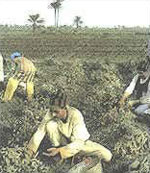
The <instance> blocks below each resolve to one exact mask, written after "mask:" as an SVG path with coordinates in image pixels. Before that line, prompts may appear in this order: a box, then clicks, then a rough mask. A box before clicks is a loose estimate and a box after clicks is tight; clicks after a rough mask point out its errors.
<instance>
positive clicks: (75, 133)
mask: <svg viewBox="0 0 150 173" xmlns="http://www.w3.org/2000/svg"><path fill="white" fill-rule="evenodd" d="M45 134H47V135H48V137H49V139H50V142H51V144H52V148H49V149H47V152H48V154H49V156H51V157H53V156H56V155H57V154H58V155H59V156H60V157H61V159H67V158H70V157H72V156H74V155H75V154H77V153H79V152H82V154H84V153H85V154H87V153H88V154H90V153H94V155H96V156H98V157H99V158H100V159H104V160H105V161H106V162H109V161H110V160H111V158H112V154H111V152H110V151H109V150H108V149H107V148H105V147H104V146H102V145H100V144H98V143H96V142H92V141H91V140H89V137H90V134H89V132H88V131H87V128H86V126H85V123H84V119H83V116H82V114H81V112H80V111H79V110H77V109H76V108H73V107H70V106H68V105H67V97H66V95H65V94H64V93H58V94H57V95H56V96H55V98H54V100H53V101H52V106H51V109H50V110H49V111H48V112H47V114H46V115H45V117H44V119H43V121H42V122H41V125H40V126H39V128H38V129H37V131H36V132H35V134H34V135H33V137H32V138H31V140H30V142H29V144H28V146H27V148H28V151H29V152H28V153H29V154H30V156H33V155H35V154H36V152H37V150H38V148H39V145H40V143H41V141H42V139H43V138H44V136H45Z"/></svg>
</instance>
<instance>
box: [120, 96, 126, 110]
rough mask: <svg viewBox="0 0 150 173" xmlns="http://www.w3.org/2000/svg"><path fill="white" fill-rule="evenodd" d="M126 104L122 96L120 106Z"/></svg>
mask: <svg viewBox="0 0 150 173" xmlns="http://www.w3.org/2000/svg"><path fill="white" fill-rule="evenodd" d="M124 105H125V99H124V98H121V99H120V101H119V107H120V108H121V107H123V106H124Z"/></svg>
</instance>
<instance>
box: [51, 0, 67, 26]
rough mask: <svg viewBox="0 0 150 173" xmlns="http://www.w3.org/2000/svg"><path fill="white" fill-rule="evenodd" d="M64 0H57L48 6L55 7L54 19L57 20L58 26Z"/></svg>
mask: <svg viewBox="0 0 150 173" xmlns="http://www.w3.org/2000/svg"><path fill="white" fill-rule="evenodd" d="M62 1H64V0H56V1H54V2H52V3H50V5H49V6H48V8H53V9H54V18H55V19H54V20H55V26H56V27H58V23H59V10H60V8H61V6H62V3H61V2H62Z"/></svg>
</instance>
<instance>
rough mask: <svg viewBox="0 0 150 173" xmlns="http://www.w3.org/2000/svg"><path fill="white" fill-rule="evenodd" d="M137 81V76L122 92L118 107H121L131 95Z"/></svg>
mask: <svg viewBox="0 0 150 173" xmlns="http://www.w3.org/2000/svg"><path fill="white" fill-rule="evenodd" d="M138 79H139V75H138V74H137V75H136V76H135V77H134V78H133V79H132V81H131V83H130V85H129V86H128V87H127V88H126V90H125V91H124V94H123V96H122V98H121V99H120V101H119V104H120V106H123V105H124V104H125V101H126V99H127V98H128V97H129V96H130V95H131V94H132V93H133V91H134V89H135V86H136V83H137V81H138Z"/></svg>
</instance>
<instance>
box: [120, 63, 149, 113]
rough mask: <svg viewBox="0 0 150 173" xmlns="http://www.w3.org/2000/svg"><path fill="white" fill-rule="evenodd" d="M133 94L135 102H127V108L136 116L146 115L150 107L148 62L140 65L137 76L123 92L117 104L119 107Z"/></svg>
mask: <svg viewBox="0 0 150 173" xmlns="http://www.w3.org/2000/svg"><path fill="white" fill-rule="evenodd" d="M133 92H135V97H136V98H135V100H131V101H129V102H128V105H129V107H130V108H131V110H132V111H133V113H135V114H136V115H144V114H147V113H148V110H149V107H150V65H149V62H145V61H144V62H143V63H140V65H139V67H138V68H137V75H136V76H134V78H133V79H132V81H131V83H130V85H129V86H128V87H127V88H126V90H125V91H124V94H123V96H122V98H121V100H120V102H119V104H120V107H122V106H123V105H124V104H125V101H126V99H127V98H128V97H129V96H130V95H131V94H132V93H133Z"/></svg>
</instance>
